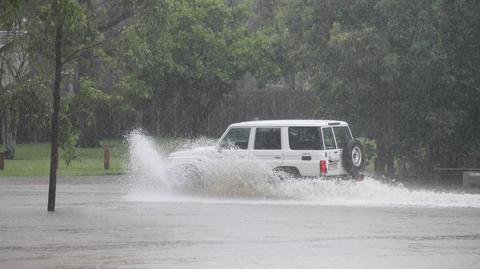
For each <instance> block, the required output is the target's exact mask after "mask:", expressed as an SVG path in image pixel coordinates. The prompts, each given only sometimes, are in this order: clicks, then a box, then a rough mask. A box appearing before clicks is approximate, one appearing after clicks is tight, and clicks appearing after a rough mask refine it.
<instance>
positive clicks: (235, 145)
mask: <svg viewBox="0 0 480 269" xmlns="http://www.w3.org/2000/svg"><path fill="white" fill-rule="evenodd" d="M249 137H250V128H232V129H230V131H228V133H227V135H225V137H224V138H223V140H222V143H221V144H220V146H221V147H222V148H224V149H247V148H248V139H249Z"/></svg>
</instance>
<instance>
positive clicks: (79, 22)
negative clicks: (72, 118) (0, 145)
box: [32, 0, 96, 211]
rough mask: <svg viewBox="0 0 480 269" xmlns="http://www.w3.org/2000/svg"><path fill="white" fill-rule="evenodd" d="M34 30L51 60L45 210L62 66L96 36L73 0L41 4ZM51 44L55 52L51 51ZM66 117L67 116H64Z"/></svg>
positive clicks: (53, 166) (51, 203) (51, 205)
mask: <svg viewBox="0 0 480 269" xmlns="http://www.w3.org/2000/svg"><path fill="white" fill-rule="evenodd" d="M37 22H38V23H39V24H40V25H39V26H38V27H36V30H37V31H36V32H33V33H32V38H33V39H34V40H35V44H36V45H37V46H38V47H39V48H40V49H41V50H40V52H41V55H42V56H43V57H44V58H45V59H47V60H52V62H53V63H52V64H53V66H54V68H53V70H54V76H53V87H52V95H53V113H52V120H51V160H50V184H49V199H48V211H54V210H55V192H56V181H57V168H58V146H59V126H60V107H61V92H60V90H61V83H62V70H64V68H65V67H66V65H67V64H68V63H69V62H70V61H72V60H73V59H75V58H76V57H78V56H79V55H80V54H81V52H82V51H84V50H85V49H88V48H91V47H93V46H94V45H95V44H96V40H94V38H93V37H92V35H90V31H89V27H88V26H89V25H88V22H87V17H86V15H85V12H84V9H83V8H82V7H81V6H80V5H79V4H78V2H76V1H73V0H51V1H48V2H47V3H46V4H44V5H42V6H41V7H40V12H39V16H38V18H37ZM51 48H53V51H54V54H53V55H52V54H51ZM63 120H68V118H66V117H65V118H63Z"/></svg>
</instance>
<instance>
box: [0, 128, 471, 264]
mask: <svg viewBox="0 0 480 269" xmlns="http://www.w3.org/2000/svg"><path fill="white" fill-rule="evenodd" d="M130 145H131V156H130V157H131V160H130V163H129V169H130V170H129V171H130V173H129V175H127V176H105V177H65V178H60V179H59V180H58V187H57V210H56V211H55V212H54V213H48V212H47V211H46V207H47V206H46V202H47V193H48V185H47V183H48V182H47V179H46V178H0V268H480V194H467V193H461V192H434V191H429V190H422V189H408V188H406V187H404V186H402V185H400V184H386V183H382V182H379V181H376V180H374V179H371V178H367V179H366V180H365V181H363V182H345V181H338V182H337V181H321V180H301V181H298V180H297V181H295V180H287V181H278V182H272V181H271V180H266V178H265V174H264V173H262V171H261V168H258V167H253V166H252V164H248V163H243V164H242V163H241V164H238V163H237V164H236V165H235V166H234V167H233V166H231V164H229V162H228V161H223V162H221V163H212V164H211V165H213V166H215V167H217V168H218V169H216V170H215V173H213V172H212V173H210V174H208V173H207V175H206V178H203V179H201V180H198V179H196V180H189V179H186V178H178V177H175V176H172V175H171V174H169V173H168V169H165V168H166V167H168V163H167V162H166V161H165V158H164V154H162V149H161V148H162V146H158V145H157V144H155V143H153V141H151V140H150V139H148V138H147V137H144V136H142V135H140V134H136V135H133V136H132V137H130Z"/></svg>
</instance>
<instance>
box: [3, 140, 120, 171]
mask: <svg viewBox="0 0 480 269" xmlns="http://www.w3.org/2000/svg"><path fill="white" fill-rule="evenodd" d="M101 144H102V146H103V145H108V146H109V151H110V169H109V170H108V171H107V172H108V173H112V174H114V173H121V172H122V171H123V169H122V168H123V166H124V164H125V160H126V156H127V151H128V147H127V145H126V144H125V143H123V142H122V141H121V140H102V141H101ZM1 148H3V147H1ZM59 154H60V155H59V156H60V159H59V163H58V175H60V176H93V175H103V174H105V170H104V169H103V147H101V148H80V149H79V150H78V155H79V159H78V160H74V161H72V163H71V165H70V166H67V165H66V164H65V160H64V158H63V151H62V150H59ZM49 171H50V144H48V143H40V144H17V147H16V152H15V156H14V159H13V160H5V169H4V170H0V177H1V176H48V175H49Z"/></svg>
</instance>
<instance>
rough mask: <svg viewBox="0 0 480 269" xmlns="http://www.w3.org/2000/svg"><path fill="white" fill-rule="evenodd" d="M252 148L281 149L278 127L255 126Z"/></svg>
mask: <svg viewBox="0 0 480 269" xmlns="http://www.w3.org/2000/svg"><path fill="white" fill-rule="evenodd" d="M253 148H254V149H282V143H281V135H280V128H257V130H256V132H255V144H254V146H253Z"/></svg>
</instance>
